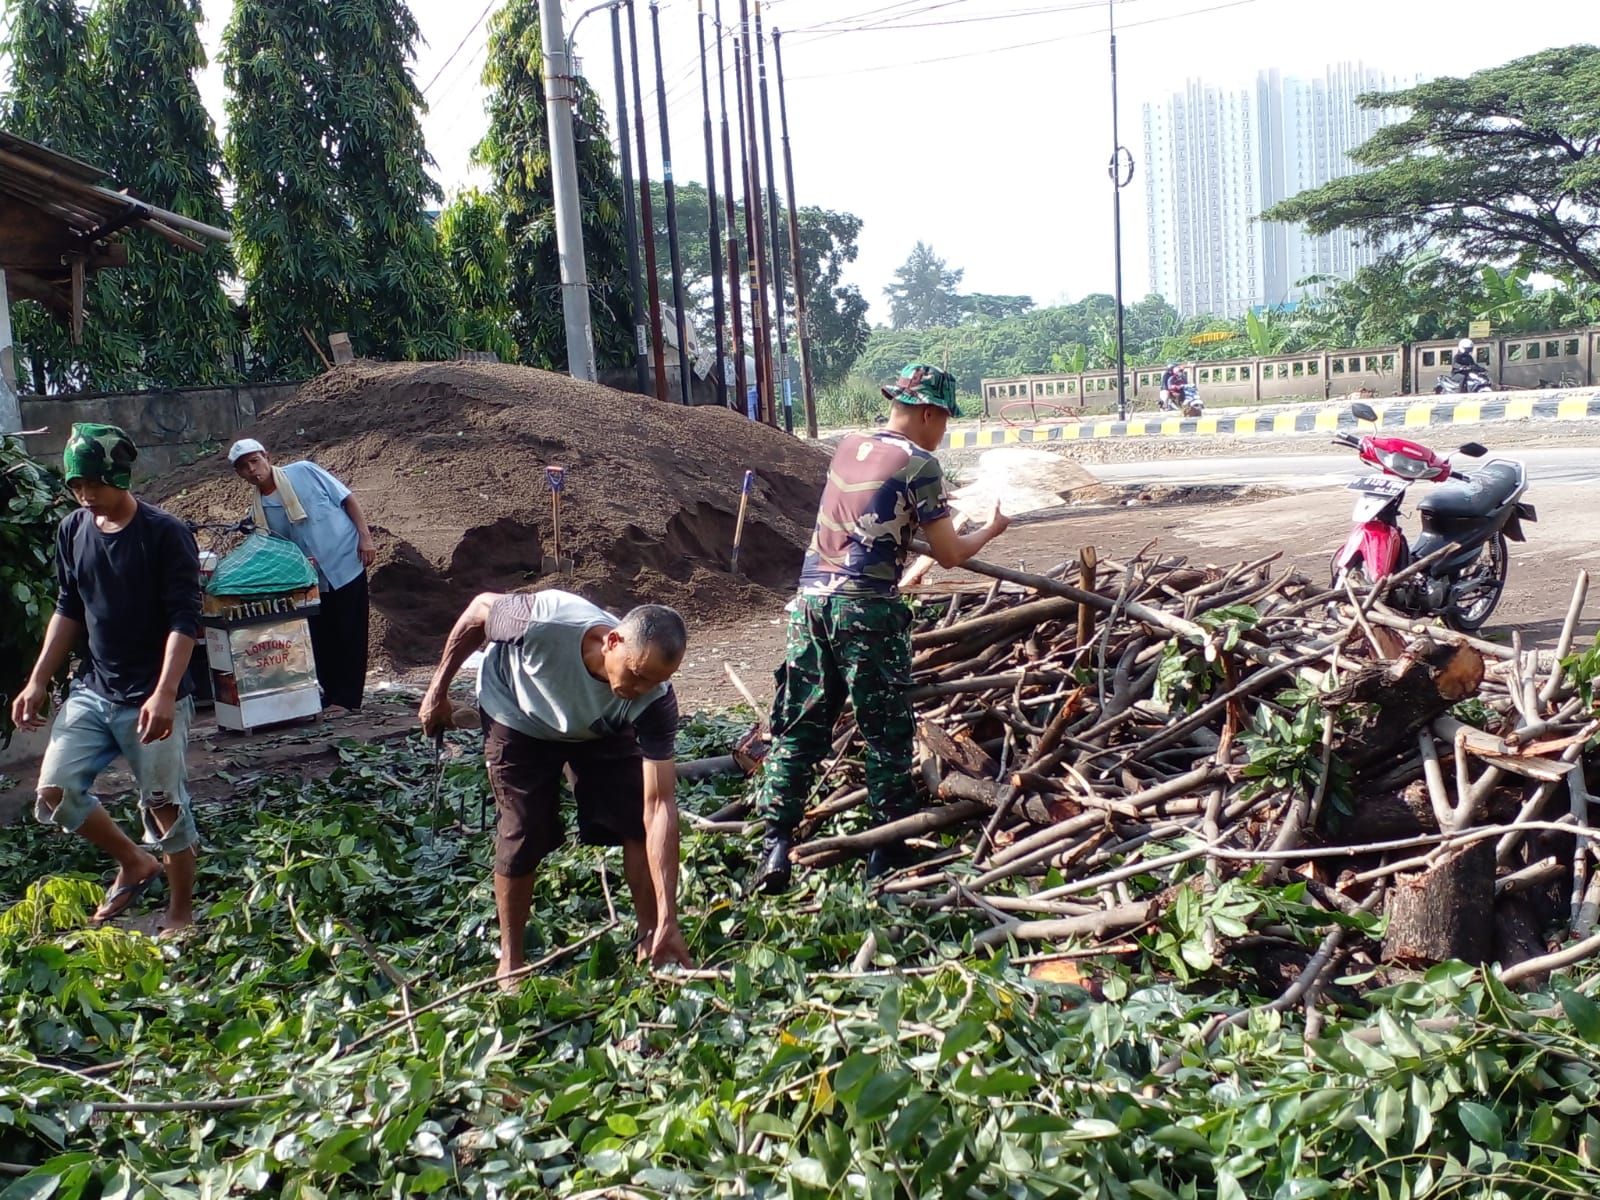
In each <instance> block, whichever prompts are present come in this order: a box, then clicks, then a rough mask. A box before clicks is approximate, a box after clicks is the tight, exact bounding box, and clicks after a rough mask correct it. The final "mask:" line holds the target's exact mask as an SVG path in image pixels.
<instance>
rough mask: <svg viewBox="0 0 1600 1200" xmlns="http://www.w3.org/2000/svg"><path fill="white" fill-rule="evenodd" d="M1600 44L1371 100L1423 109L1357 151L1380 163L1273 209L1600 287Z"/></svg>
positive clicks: (1367, 100) (1274, 217) (1315, 226)
mask: <svg viewBox="0 0 1600 1200" xmlns="http://www.w3.org/2000/svg"><path fill="white" fill-rule="evenodd" d="M1597 92H1600V48H1596V47H1594V46H1581V45H1580V46H1565V47H1558V48H1555V49H1550V50H1544V51H1541V52H1539V53H1538V54H1533V55H1529V56H1527V57H1525V58H1519V59H1515V60H1513V61H1512V62H1509V63H1506V64H1505V65H1503V66H1499V67H1492V68H1490V69H1488V70H1485V71H1479V72H1477V73H1476V74H1473V75H1470V76H1468V77H1467V78H1465V79H1458V78H1449V77H1445V78H1440V79H1433V80H1429V81H1428V82H1426V83H1422V84H1418V85H1417V86H1416V87H1412V88H1407V89H1404V90H1402V91H1399V92H1392V93H1377V94H1371V95H1367V96H1363V97H1362V98H1361V103H1362V105H1363V106H1365V107H1368V108H1403V109H1408V110H1410V111H1409V115H1408V116H1407V117H1406V118H1405V119H1404V120H1402V121H1400V122H1398V123H1397V124H1393V125H1390V126H1387V127H1385V128H1384V129H1381V130H1379V131H1378V132H1377V133H1376V134H1374V135H1373V136H1372V137H1371V138H1370V139H1369V140H1368V141H1366V142H1365V143H1364V144H1363V145H1361V146H1360V147H1359V148H1358V149H1357V150H1356V151H1355V152H1354V154H1353V157H1354V159H1355V161H1356V163H1357V164H1358V165H1359V166H1361V167H1364V168H1366V169H1365V170H1364V171H1361V172H1360V173H1358V174H1354V175H1349V176H1346V177H1344V178H1341V179H1335V180H1332V181H1330V182H1328V183H1326V184H1323V185H1322V186H1321V187H1317V188H1313V189H1312V190H1311V191H1308V192H1303V193H1301V194H1300V195H1298V196H1294V197H1291V198H1290V199H1289V200H1286V201H1284V202H1283V203H1281V204H1278V205H1276V206H1274V207H1273V208H1272V209H1270V210H1269V211H1267V212H1265V213H1263V214H1262V218H1263V219H1264V220H1268V221H1303V222H1305V224H1306V226H1307V228H1308V229H1309V230H1310V231H1311V232H1312V233H1314V234H1324V233H1331V232H1333V231H1335V230H1341V229H1349V230H1355V231H1357V232H1358V233H1361V234H1364V235H1366V236H1369V237H1371V238H1372V239H1374V240H1383V239H1387V238H1396V239H1401V240H1403V241H1404V242H1405V243H1406V244H1408V245H1410V246H1412V247H1413V248H1420V247H1422V246H1424V245H1427V244H1429V243H1430V242H1431V243H1437V244H1442V245H1447V246H1450V247H1452V248H1453V249H1454V250H1455V251H1456V252H1457V253H1458V254H1459V255H1460V256H1461V257H1462V258H1464V259H1466V260H1467V261H1469V262H1487V263H1506V262H1512V263H1516V264H1518V265H1522V266H1531V267H1535V268H1538V269H1541V270H1558V269H1563V268H1564V269H1566V270H1569V271H1572V272H1573V273H1574V274H1576V275H1578V276H1581V277H1583V278H1585V279H1587V280H1588V281H1590V282H1591V283H1597V284H1600V222H1597V219H1596V218H1597V214H1600V121H1597V119H1596V114H1595V107H1594V97H1595V95H1596V94H1597Z"/></svg>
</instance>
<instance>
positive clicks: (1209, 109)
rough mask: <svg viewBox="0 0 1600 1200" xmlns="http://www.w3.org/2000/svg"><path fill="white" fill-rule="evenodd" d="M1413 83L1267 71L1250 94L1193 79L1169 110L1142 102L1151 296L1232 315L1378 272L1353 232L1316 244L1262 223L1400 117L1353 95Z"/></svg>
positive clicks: (1351, 73) (1355, 66)
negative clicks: (1362, 272) (1330, 281)
mask: <svg viewBox="0 0 1600 1200" xmlns="http://www.w3.org/2000/svg"><path fill="white" fill-rule="evenodd" d="M1414 82H1416V80H1415V78H1408V79H1396V78H1392V77H1386V76H1384V75H1382V74H1381V73H1379V72H1377V71H1373V70H1370V69H1368V68H1366V67H1364V66H1362V65H1361V64H1359V63H1341V64H1338V65H1336V66H1331V67H1329V68H1328V69H1327V70H1326V71H1324V72H1323V74H1322V75H1321V76H1320V77H1318V78H1315V79H1301V78H1297V77H1294V76H1284V75H1282V74H1280V73H1279V72H1278V71H1277V70H1271V71H1263V72H1262V73H1261V74H1260V75H1259V76H1258V77H1257V79H1256V86H1255V88H1254V90H1247V89H1239V90H1234V91H1230V90H1225V89H1222V88H1217V87H1213V86H1209V85H1207V84H1205V83H1203V82H1202V81H1200V80H1191V81H1189V83H1188V85H1187V86H1186V87H1185V89H1184V90H1183V91H1182V92H1180V93H1176V94H1174V95H1172V96H1171V97H1169V98H1168V99H1167V101H1166V102H1165V103H1162V104H1159V105H1157V104H1146V105H1145V106H1144V158H1145V164H1146V166H1145V172H1144V178H1145V218H1146V227H1147V230H1148V236H1149V255H1150V290H1151V291H1152V292H1155V293H1156V294H1158V295H1160V296H1163V297H1165V298H1166V299H1167V301H1168V302H1169V303H1171V304H1172V305H1174V306H1175V307H1176V308H1177V309H1178V310H1179V311H1180V312H1181V313H1183V314H1184V315H1185V316H1192V315H1195V314H1199V313H1217V314H1220V315H1223V316H1237V315H1239V314H1240V313H1242V312H1243V311H1245V310H1246V309H1248V308H1253V307H1257V306H1261V305H1267V306H1275V305H1280V304H1284V303H1287V302H1290V301H1294V300H1298V299H1300V298H1301V297H1303V296H1306V295H1311V294H1314V293H1315V292H1316V291H1317V290H1318V287H1317V285H1316V284H1315V283H1308V282H1306V281H1308V280H1314V279H1316V278H1318V277H1322V276H1334V277H1339V278H1346V279H1348V278H1349V277H1350V276H1352V275H1354V274H1355V272H1356V271H1357V270H1359V269H1360V268H1361V267H1363V266H1366V265H1368V264H1369V263H1371V262H1372V261H1373V259H1374V258H1376V256H1377V254H1378V253H1379V250H1378V248H1376V247H1373V246H1370V245H1366V244H1363V243H1361V242H1359V241H1358V240H1357V239H1356V238H1355V237H1354V235H1352V234H1347V233H1335V234H1328V235H1326V236H1323V237H1316V238H1314V237H1311V236H1310V235H1308V234H1307V233H1306V232H1305V230H1304V229H1303V228H1301V227H1300V226H1291V225H1282V224H1276V223H1273V224H1266V223H1263V222H1261V221H1260V220H1258V219H1257V218H1258V217H1259V216H1260V214H1261V212H1262V210H1264V209H1266V208H1268V207H1270V206H1271V205H1273V204H1276V203H1277V202H1278V201H1280V200H1284V199H1287V198H1288V197H1290V196H1293V195H1295V194H1297V193H1299V192H1302V191H1304V190H1306V189H1307V188H1312V187H1316V186H1318V185H1319V184H1322V183H1326V182H1327V181H1328V180H1330V179H1335V178H1338V177H1339V176H1341V175H1348V174H1350V173H1351V172H1352V171H1353V170H1354V169H1355V167H1354V165H1353V164H1352V163H1351V161H1350V158H1349V155H1350V152H1351V151H1352V150H1354V149H1355V148H1356V147H1357V146H1359V145H1360V144H1361V143H1362V142H1364V141H1366V140H1367V139H1368V138H1369V137H1371V136H1372V135H1373V134H1374V133H1376V132H1377V131H1378V130H1379V129H1380V128H1382V127H1383V126H1384V125H1387V124H1389V123H1391V122H1393V121H1395V120H1397V119H1398V118H1399V116H1400V115H1401V114H1399V113H1397V112H1396V111H1395V110H1392V109H1382V110H1368V109H1364V108H1361V107H1360V106H1358V105H1357V104H1356V97H1357V96H1359V95H1361V94H1362V93H1364V92H1382V91H1393V90H1395V89H1397V88H1401V87H1407V86H1410V85H1411V84H1412V83H1414Z"/></svg>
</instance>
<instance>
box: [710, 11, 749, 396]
mask: <svg viewBox="0 0 1600 1200" xmlns="http://www.w3.org/2000/svg"><path fill="white" fill-rule="evenodd" d="M715 4H716V7H715V8H714V9H713V11H714V13H715V14H716V16H715V20H716V27H717V97H718V100H719V102H720V104H721V108H722V184H723V187H722V202H723V206H724V216H725V217H726V225H727V230H726V232H727V235H728V309H729V315H730V319H731V322H732V325H733V378H734V385H735V386H736V387H737V388H738V390H739V403H738V405H737V406H736V407H737V408H738V410H739V411H740V412H744V411H745V405H746V403H747V400H746V397H747V396H748V395H749V389H750V384H749V381H748V380H747V379H746V378H745V370H744V302H743V299H742V297H743V295H744V293H743V291H742V290H741V288H740V286H739V220H738V213H737V212H736V211H735V210H734V201H733V139H732V136H731V135H730V133H729V129H728V73H727V70H726V68H725V67H724V66H723V63H722V0H715ZM724 365H725V364H724Z"/></svg>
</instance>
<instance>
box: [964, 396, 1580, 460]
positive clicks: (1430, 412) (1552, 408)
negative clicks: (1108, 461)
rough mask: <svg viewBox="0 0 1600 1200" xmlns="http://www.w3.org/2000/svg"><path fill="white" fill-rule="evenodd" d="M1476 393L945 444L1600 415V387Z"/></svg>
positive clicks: (997, 432) (991, 432) (999, 433)
mask: <svg viewBox="0 0 1600 1200" xmlns="http://www.w3.org/2000/svg"><path fill="white" fill-rule="evenodd" d="M1486 395H1487V396H1488V398H1486V399H1478V400H1466V399H1454V400H1433V399H1429V400H1416V399H1410V398H1407V399H1404V400H1400V401H1394V400H1391V401H1388V402H1382V401H1377V400H1371V401H1368V403H1369V404H1371V405H1372V407H1373V408H1374V409H1376V410H1377V412H1378V420H1377V422H1376V424H1374V423H1373V422H1368V421H1357V420H1356V419H1355V417H1354V416H1353V415H1352V414H1351V412H1350V403H1351V402H1350V401H1348V400H1346V401H1343V402H1341V403H1339V404H1329V405H1318V406H1316V407H1312V408H1305V407H1302V408H1298V409H1290V410H1269V411H1266V412H1254V413H1252V412H1241V411H1238V410H1234V411H1231V412H1222V413H1217V414H1216V415H1214V416H1204V417H1191V418H1181V417H1172V416H1163V415H1161V414H1159V413H1156V414H1152V415H1150V416H1148V417H1131V418H1129V419H1128V420H1127V421H1115V420H1100V421H1063V422H1052V423H1049V424H1040V425H1025V426H1007V427H1003V428H999V429H958V430H956V431H955V432H953V433H950V434H947V435H946V437H945V440H944V441H943V442H942V443H941V444H940V449H942V450H968V449H975V448H980V447H985V446H1016V445H1028V444H1030V443H1037V442H1076V441H1093V440H1096V439H1104V438H1163V437H1190V438H1192V437H1284V436H1290V435H1294V434H1307V433H1332V432H1334V431H1335V430H1339V429H1369V430H1370V429H1373V428H1381V429H1428V428H1431V427H1438V426H1443V425H1479V424H1483V423H1485V422H1490V421H1525V420H1550V421H1579V420H1584V419H1586V418H1590V417H1600V389H1596V388H1575V389H1567V390H1563V391H1548V392H1520V393H1516V394H1515V395H1508V394H1506V393H1504V392H1501V393H1488V394H1486Z"/></svg>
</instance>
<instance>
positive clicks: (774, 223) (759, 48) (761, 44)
mask: <svg viewBox="0 0 1600 1200" xmlns="http://www.w3.org/2000/svg"><path fill="white" fill-rule="evenodd" d="M756 65H757V67H758V69H759V73H760V76H761V156H762V158H763V160H764V161H765V164H766V168H767V217H768V220H769V221H770V222H771V231H770V236H771V239H772V310H773V316H774V318H775V321H776V324H777V330H778V367H779V369H778V370H777V371H776V372H774V374H775V375H776V377H777V378H776V379H774V381H773V388H774V391H776V389H777V388H778V386H779V385H778V380H782V388H783V393H782V400H783V428H784V430H785V432H788V433H793V432H794V389H793V386H792V385H791V384H790V382H789V335H788V333H787V332H786V331H785V329H784V326H783V241H782V239H781V238H780V237H779V236H778V185H777V183H776V182H774V179H773V173H774V168H773V164H772V110H771V108H770V107H769V105H768V103H767V46H766V42H765V41H764V40H763V38H762V36H761V0H756Z"/></svg>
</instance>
